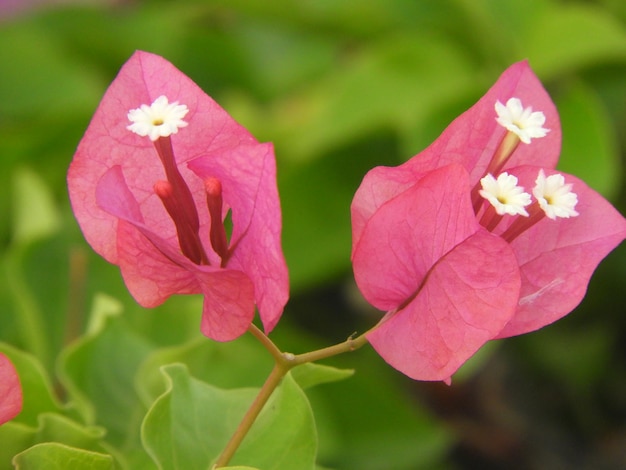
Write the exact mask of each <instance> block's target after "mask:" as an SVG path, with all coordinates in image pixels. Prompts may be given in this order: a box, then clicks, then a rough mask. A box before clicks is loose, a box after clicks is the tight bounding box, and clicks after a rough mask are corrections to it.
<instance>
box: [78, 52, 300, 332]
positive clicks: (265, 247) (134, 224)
mask: <svg viewBox="0 0 626 470" xmlns="http://www.w3.org/2000/svg"><path fill="white" fill-rule="evenodd" d="M159 96H165V97H167V98H168V100H169V102H170V103H173V102H178V103H180V104H184V105H186V106H187V107H188V109H189V112H188V113H187V115H186V116H185V121H186V122H187V123H188V126H186V127H184V128H182V129H181V130H180V132H178V133H176V134H175V135H172V136H170V139H171V147H172V149H173V153H174V156H175V159H176V162H175V164H176V166H177V168H178V171H179V172H180V174H181V175H182V178H183V179H184V181H185V183H186V185H187V186H188V187H189V190H190V192H191V195H192V197H193V203H194V205H195V208H196V210H197V213H198V219H199V231H198V235H199V238H200V240H201V244H202V246H203V249H204V251H205V252H206V257H207V258H208V262H205V263H201V264H199V263H195V262H193V261H191V260H190V258H188V257H187V256H185V255H184V254H183V253H182V252H181V248H180V246H179V240H178V234H177V230H176V227H175V225H174V223H173V221H172V218H171V217H170V214H168V211H166V209H165V207H164V204H163V202H162V200H161V199H160V198H159V196H157V195H156V194H155V189H154V186H155V183H156V182H157V181H162V180H164V179H165V171H164V167H163V165H162V164H161V162H160V161H159V156H158V154H157V152H156V151H155V145H153V142H151V141H150V139H149V138H147V137H141V136H139V135H137V134H135V133H133V132H131V131H129V130H128V129H127V126H128V125H129V121H128V118H127V114H128V112H129V110H131V109H136V108H138V107H139V106H141V105H142V104H147V105H150V103H152V102H153V101H154V100H155V99H156V98H158V97H159ZM207 178H213V179H217V180H218V181H219V182H221V190H222V191H223V192H222V198H223V205H222V209H221V212H222V214H221V220H215V221H213V223H214V224H217V225H221V224H223V223H224V220H225V218H226V217H227V216H230V218H231V220H232V227H233V228H232V234H231V235H230V239H229V256H228V257H227V258H225V259H220V255H221V254H220V253H216V252H215V251H214V249H213V247H212V245H211V243H210V242H209V240H210V233H211V225H212V220H211V215H210V214H209V210H208V207H207V193H206V189H205V183H204V181H205V180H206V179H207ZM68 187H69V194H70V199H71V202H72V208H73V210H74V214H75V216H76V218H77V220H78V223H79V225H80V227H81V229H82V231H83V234H84V235H85V238H86V239H87V241H88V242H89V244H90V245H91V246H92V247H93V248H94V250H95V251H96V252H98V253H99V254H100V255H102V256H103V257H104V258H105V259H106V260H107V261H109V262H111V263H113V264H116V265H118V266H119V267H120V270H121V273H122V276H123V278H124V281H125V283H126V285H127V287H128V289H129V291H130V292H131V294H132V295H133V296H134V298H135V299H136V300H137V301H138V302H139V303H140V304H141V305H143V306H145V307H154V306H156V305H159V304H161V303H162V302H163V301H164V300H165V299H167V298H168V297H169V296H170V295H172V294H198V293H200V294H204V309H203V318H202V331H203V333H204V334H205V335H207V336H209V337H211V338H213V339H216V340H219V341H227V340H231V339H234V338H236V337H238V336H239V335H241V334H242V333H244V332H245V331H246V329H247V328H248V326H249V325H250V322H251V321H252V319H253V316H254V306H255V305H256V306H257V308H258V310H259V314H260V317H261V320H262V322H263V325H264V328H265V330H266V332H269V331H271V330H272V329H273V328H274V326H275V325H276V323H277V322H278V320H279V318H280V316H281V314H282V310H283V308H284V305H285V303H286V301H287V298H288V276H287V268H286V264H285V261H284V257H283V254H282V249H281V240H280V237H281V227H282V221H281V212H280V202H279V199H278V191H277V187H276V163H275V157H274V152H273V147H272V145H271V144H261V143H258V142H257V141H256V140H255V139H254V137H252V135H251V134H250V133H249V132H248V131H247V130H246V129H245V128H243V127H242V126H241V125H239V124H238V123H237V122H236V121H235V120H234V119H232V118H231V117H230V116H229V115H228V114H227V113H226V111H224V110H223V109H222V108H221V107H220V106H219V105H218V104H217V103H216V102H215V101H214V100H213V99H212V98H210V97H209V96H208V95H206V94H205V93H204V92H203V91H202V90H201V89H200V88H199V87H198V86H197V85H196V84H195V83H193V82H192V81H191V80H190V79H189V78H188V77H187V76H185V75H184V74H183V73H182V72H180V71H179V70H178V69H176V68H175V67H174V66H173V65H172V64H170V63H169V62H167V61H166V60H165V59H163V58H161V57H159V56H156V55H153V54H150V53H147V52H140V51H139V52H136V53H135V54H134V55H133V56H132V57H131V58H130V59H129V60H128V62H127V63H126V64H125V65H124V66H123V67H122V69H121V70H120V72H119V74H118V76H117V77H116V78H115V80H114V81H113V83H112V84H111V85H110V87H109V89H108V90H107V92H106V93H105V95H104V97H103V99H102V101H101V103H100V105H99V106H98V109H97V110H96V113H95V114H94V116H93V118H92V121H91V123H90V125H89V127H88V129H87V131H86V132H85V135H84V137H83V139H82V140H81V142H80V144H79V146H78V149H77V151H76V154H75V155H74V159H73V161H72V164H71V165H70V169H69V172H68ZM218 210H219V208H218ZM217 218H219V216H218V217H217Z"/></svg>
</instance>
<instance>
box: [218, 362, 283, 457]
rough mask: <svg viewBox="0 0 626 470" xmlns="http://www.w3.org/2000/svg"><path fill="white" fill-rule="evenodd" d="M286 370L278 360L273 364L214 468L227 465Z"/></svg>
mask: <svg viewBox="0 0 626 470" xmlns="http://www.w3.org/2000/svg"><path fill="white" fill-rule="evenodd" d="M287 372H289V368H288V367H284V365H282V364H279V363H278V362H277V363H276V364H275V365H274V368H273V369H272V372H271V373H270V375H269V376H268V377H267V380H265V383H264V384H263V386H262V387H261V390H259V394H258V395H257V396H256V398H255V399H254V401H253V402H252V405H250V408H248V411H247V412H246V414H245V415H244V417H243V419H242V420H241V422H240V423H239V426H238V427H237V430H236V431H235V433H234V434H233V435H232V437H231V438H230V441H228V444H226V447H224V450H223V451H222V453H221V454H220V456H219V457H218V459H217V460H216V461H215V465H213V468H214V469H217V468H219V467H225V466H226V465H228V462H229V461H230V459H231V458H232V456H233V455H235V452H236V451H237V449H238V448H239V445H240V444H241V442H242V441H243V439H244V438H245V437H246V434H248V431H250V428H251V427H252V425H253V424H254V421H255V420H256V418H257V417H258V416H259V413H261V410H262V409H263V406H265V403H267V400H269V398H270V397H271V396H272V393H273V392H274V390H275V389H276V387H278V384H279V383H280V381H281V380H282V378H283V377H284V376H285V374H286V373H287Z"/></svg>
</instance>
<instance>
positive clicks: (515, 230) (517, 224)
mask: <svg viewBox="0 0 626 470" xmlns="http://www.w3.org/2000/svg"><path fill="white" fill-rule="evenodd" d="M545 216H546V214H545V213H544V212H543V209H541V207H540V206H539V203H537V202H535V203H533V204H532V205H531V206H530V208H529V210H528V217H519V216H518V217H517V219H515V221H514V222H513V223H512V224H511V225H510V226H509V228H507V229H506V230H505V231H504V233H503V234H502V238H503V239H504V240H505V241H507V242H509V243H511V242H512V241H513V240H515V239H516V238H517V237H518V236H520V235H521V234H522V233H524V232H525V231H526V230H528V229H529V228H530V227H532V226H533V225H535V224H536V223H537V222H539V221H540V220H541V219H543V218H544V217H545Z"/></svg>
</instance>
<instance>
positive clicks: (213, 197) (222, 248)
mask: <svg viewBox="0 0 626 470" xmlns="http://www.w3.org/2000/svg"><path fill="white" fill-rule="evenodd" d="M204 189H205V191H206V202H207V207H208V208H209V216H210V217H211V230H210V233H209V237H210V240H211V246H212V247H213V250H214V251H215V253H217V254H218V255H219V257H220V258H221V259H222V267H224V266H225V265H226V262H227V261H228V256H229V253H228V240H227V238H226V228H225V227H224V221H223V219H222V207H223V200H222V183H221V182H220V180H218V179H217V178H207V179H206V180H205V181H204Z"/></svg>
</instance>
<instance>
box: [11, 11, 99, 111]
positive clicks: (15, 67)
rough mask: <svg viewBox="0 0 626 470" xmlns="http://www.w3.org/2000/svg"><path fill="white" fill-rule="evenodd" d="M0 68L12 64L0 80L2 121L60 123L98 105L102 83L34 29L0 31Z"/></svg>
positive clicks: (25, 26) (50, 38) (19, 26)
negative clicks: (53, 120) (50, 119)
mask: <svg viewBox="0 0 626 470" xmlns="http://www.w3.org/2000/svg"><path fill="white" fill-rule="evenodd" d="M0 43H2V44H12V45H13V47H3V48H1V49H0V63H3V64H11V66H10V67H4V68H3V71H2V74H0V114H1V115H2V116H3V118H5V119H7V118H9V117H13V118H23V117H25V116H35V117H37V118H41V117H54V116H56V117H58V116H63V115H65V114H67V113H68V110H72V109H73V110H77V109H78V110H81V109H84V107H85V106H89V104H90V103H94V102H96V101H97V100H98V97H99V96H100V95H101V94H102V89H103V83H102V81H101V79H100V78H99V77H98V76H97V75H95V74H93V73H92V70H91V69H90V68H85V67H82V66H81V64H80V62H78V61H76V60H75V59H74V58H73V57H72V56H71V55H70V54H68V53H67V52H66V51H65V50H64V48H62V47H59V46H60V45H59V43H58V42H56V40H55V38H54V37H53V36H51V35H49V34H46V33H45V32H44V31H43V30H42V29H41V28H38V27H37V25H36V24H33V23H28V22H24V23H21V24H20V23H15V24H10V23H9V24H5V25H3V27H0Z"/></svg>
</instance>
